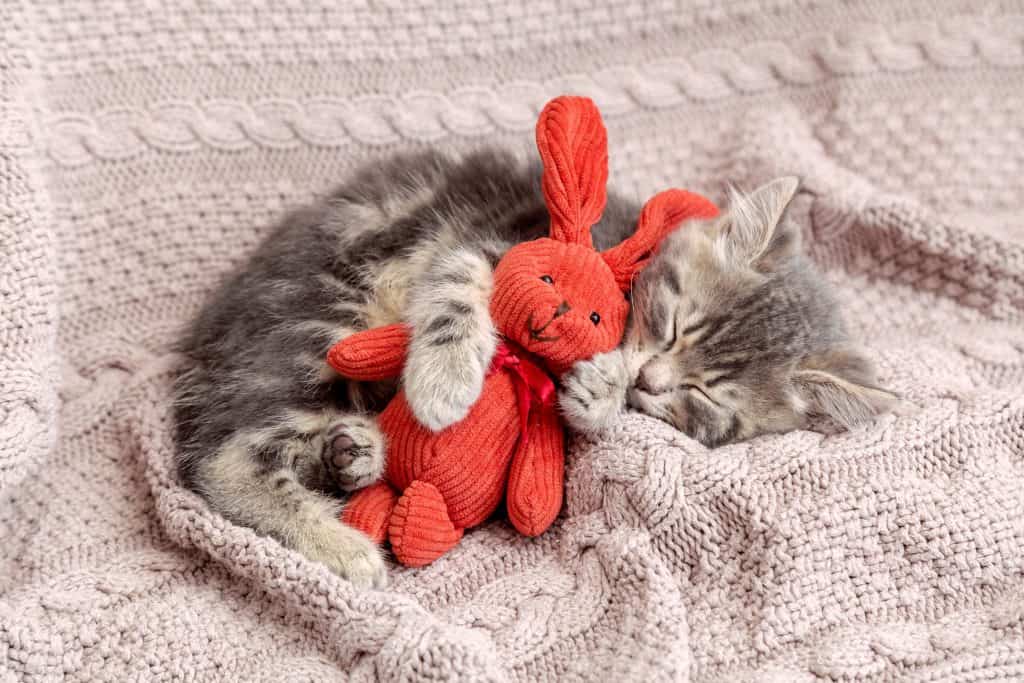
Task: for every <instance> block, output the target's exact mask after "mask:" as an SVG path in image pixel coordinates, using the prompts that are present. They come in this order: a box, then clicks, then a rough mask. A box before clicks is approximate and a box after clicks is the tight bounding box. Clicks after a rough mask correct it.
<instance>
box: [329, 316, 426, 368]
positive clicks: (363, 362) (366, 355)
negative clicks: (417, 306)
mask: <svg viewBox="0 0 1024 683" xmlns="http://www.w3.org/2000/svg"><path fill="white" fill-rule="evenodd" d="M408 350H409V328H408V327H407V326H406V325H404V324H401V323H398V324H394V325H384V326H383V327H375V328H373V329H372V330H364V331H363V332H357V333H356V334H353V335H351V336H348V337H345V338H344V339H342V340H341V341H340V342H338V343H337V344H335V345H334V346H332V347H331V350H330V351H328V352H327V363H328V365H330V366H331V367H332V368H334V369H335V370H337V371H338V374H340V375H341V376H342V377H347V378H348V379H354V380H356V381H360V382H369V381H375V380H382V379H391V378H394V377H398V375H399V374H401V372H402V366H403V365H404V364H405V357H406V354H407V352H408Z"/></svg>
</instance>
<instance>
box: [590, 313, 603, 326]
mask: <svg viewBox="0 0 1024 683" xmlns="http://www.w3.org/2000/svg"><path fill="white" fill-rule="evenodd" d="M590 322H592V323H594V324H595V325H596V324H598V323H599V322H601V316H599V315H598V314H597V313H591V314H590Z"/></svg>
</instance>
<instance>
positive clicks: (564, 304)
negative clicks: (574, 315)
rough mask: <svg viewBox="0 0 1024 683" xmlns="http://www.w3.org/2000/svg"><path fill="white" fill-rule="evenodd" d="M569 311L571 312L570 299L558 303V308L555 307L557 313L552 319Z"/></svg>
mask: <svg viewBox="0 0 1024 683" xmlns="http://www.w3.org/2000/svg"><path fill="white" fill-rule="evenodd" d="M568 312H569V302H568V301H563V302H562V303H560V304H558V308H556V309H555V315H554V317H553V318H552V320H553V319H554V318H557V317H558V316H560V315H565V314H566V313H568Z"/></svg>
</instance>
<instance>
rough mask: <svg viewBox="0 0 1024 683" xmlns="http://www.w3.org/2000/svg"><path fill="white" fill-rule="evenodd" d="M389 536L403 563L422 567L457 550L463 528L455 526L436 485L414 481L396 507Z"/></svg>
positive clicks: (392, 547) (393, 549)
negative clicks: (454, 549) (453, 549)
mask: <svg viewBox="0 0 1024 683" xmlns="http://www.w3.org/2000/svg"><path fill="white" fill-rule="evenodd" d="M388 535H389V536H390V538H391V550H392V551H393V552H394V553H395V557H396V558H398V561H399V562H401V563H402V564H404V565H405V566H406V567H422V566H423V565H427V564H430V563H431V562H433V561H434V560H436V559H437V558H439V557H441V556H442V555H444V554H445V553H446V552H448V551H449V550H451V549H452V548H454V547H455V546H456V544H458V542H459V539H461V538H462V529H456V528H455V525H454V524H452V520H451V518H450V517H449V516H448V505H447V504H446V503H445V501H444V497H443V496H442V495H441V492H440V491H438V490H437V488H436V487H435V486H434V485H433V484H428V483H427V482H425V481H414V482H412V483H411V484H409V487H408V488H406V489H405V492H404V493H403V494H402V497H401V498H399V499H398V504H397V505H395V510H394V512H393V513H392V515H391V525H390V529H389V531H388Z"/></svg>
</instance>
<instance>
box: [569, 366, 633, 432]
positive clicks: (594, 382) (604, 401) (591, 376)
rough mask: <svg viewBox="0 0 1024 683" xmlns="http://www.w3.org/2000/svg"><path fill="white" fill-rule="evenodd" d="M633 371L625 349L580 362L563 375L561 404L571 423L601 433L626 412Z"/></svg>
mask: <svg viewBox="0 0 1024 683" xmlns="http://www.w3.org/2000/svg"><path fill="white" fill-rule="evenodd" d="M628 387H629V372H628V369H627V367H626V363H625V362H624V359H623V357H622V354H621V352H619V351H611V352H609V353H603V354H600V355H597V356H594V358H592V359H591V360H587V361H581V362H579V363H576V365H574V366H573V367H572V369H571V370H570V371H569V372H568V373H567V374H566V375H565V376H564V377H563V378H562V388H561V390H560V391H559V394H558V404H559V407H560V408H561V410H562V415H563V416H564V417H565V420H566V422H567V423H568V424H569V426H571V427H573V428H574V429H576V430H578V431H581V432H599V431H601V430H603V429H605V428H606V427H608V426H609V425H610V424H611V423H612V422H613V421H614V420H615V419H616V418H617V417H618V416H619V414H620V413H621V412H622V410H623V408H624V407H625V403H626V390H627V389H628Z"/></svg>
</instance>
